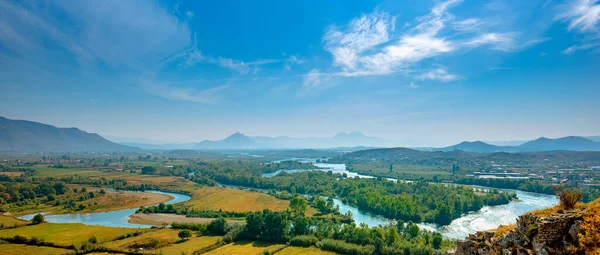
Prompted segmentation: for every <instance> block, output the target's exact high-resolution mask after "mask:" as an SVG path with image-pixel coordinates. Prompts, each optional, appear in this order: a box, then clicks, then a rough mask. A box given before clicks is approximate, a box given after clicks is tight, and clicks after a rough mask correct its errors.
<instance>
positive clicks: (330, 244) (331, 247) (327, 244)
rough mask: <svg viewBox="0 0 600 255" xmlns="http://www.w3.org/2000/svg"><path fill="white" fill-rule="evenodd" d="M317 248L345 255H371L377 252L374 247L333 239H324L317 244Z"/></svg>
mask: <svg viewBox="0 0 600 255" xmlns="http://www.w3.org/2000/svg"><path fill="white" fill-rule="evenodd" d="M317 247H319V248H320V249H322V250H326V251H333V252H339V253H343V254H355V255H369V254H373V253H374V252H375V247H374V246H372V245H367V246H361V245H356V244H350V243H346V242H344V241H339V240H333V239H323V240H321V241H319V242H318V243H317Z"/></svg>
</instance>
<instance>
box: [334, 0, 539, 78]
mask: <svg viewBox="0 0 600 255" xmlns="http://www.w3.org/2000/svg"><path fill="white" fill-rule="evenodd" d="M461 2H462V1H460V0H449V1H443V2H439V3H438V4H436V5H434V6H433V8H432V9H431V10H430V12H429V13H428V14H426V15H424V16H420V17H417V18H416V19H415V23H414V24H411V23H407V25H406V26H405V28H406V29H403V30H402V31H401V32H400V33H396V31H395V26H396V24H395V21H396V17H394V16H392V15H390V14H389V13H386V12H382V11H375V12H373V13H371V14H365V15H362V16H360V17H358V18H355V19H353V20H351V21H350V22H349V23H348V25H347V26H346V27H341V28H340V27H338V26H332V27H330V28H329V30H328V31H327V32H326V33H325V35H324V36H323V40H324V43H325V49H326V50H327V51H329V52H330V53H331V55H332V58H333V66H334V67H339V68H340V69H341V70H340V71H339V72H332V73H331V74H330V75H331V76H346V77H353V76H369V75H387V74H392V73H397V72H401V71H406V70H408V68H410V67H411V66H412V65H415V64H417V63H419V62H421V61H423V60H426V59H432V58H434V57H438V56H443V55H449V54H451V53H454V52H457V51H458V50H460V49H471V48H475V47H480V46H484V45H490V46H491V47H490V48H491V49H493V50H497V51H505V52H508V51H516V50H520V49H523V48H525V47H528V46H531V45H534V44H536V43H539V42H541V41H543V40H529V41H520V40H518V34H519V33H517V32H513V31H505V32H495V31H490V30H491V28H490V26H491V24H488V23H487V22H486V21H484V19H481V18H466V19H457V18H456V17H455V16H454V15H452V14H451V13H449V10H450V8H451V7H453V6H455V5H457V4H459V3H461ZM407 73H408V72H407ZM420 77H422V78H424V79H432V80H439V81H450V80H454V79H456V78H457V77H458V76H457V75H454V74H449V73H448V72H447V71H446V69H442V68H438V69H435V70H434V71H432V72H429V73H427V74H423V75H421V76H420Z"/></svg>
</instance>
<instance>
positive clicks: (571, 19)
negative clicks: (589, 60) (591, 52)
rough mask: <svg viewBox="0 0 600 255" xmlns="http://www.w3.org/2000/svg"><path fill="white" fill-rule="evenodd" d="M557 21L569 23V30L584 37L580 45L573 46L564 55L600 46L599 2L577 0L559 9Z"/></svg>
mask: <svg viewBox="0 0 600 255" xmlns="http://www.w3.org/2000/svg"><path fill="white" fill-rule="evenodd" d="M559 10H560V13H559V14H558V15H557V16H556V18H557V19H560V20H563V21H565V22H567V23H568V24H569V25H568V27H567V29H568V30H569V31H574V32H576V33H578V34H582V35H584V38H583V39H582V42H581V43H580V44H579V45H573V46H571V47H569V48H567V49H565V50H563V53H564V54H567V55H571V54H573V53H574V52H576V51H578V50H587V49H592V48H596V47H599V46H600V4H599V3H598V1H597V0H576V1H573V2H571V3H568V4H565V5H562V6H560V7H559Z"/></svg>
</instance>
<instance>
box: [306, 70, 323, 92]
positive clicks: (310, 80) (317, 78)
mask: <svg viewBox="0 0 600 255" xmlns="http://www.w3.org/2000/svg"><path fill="white" fill-rule="evenodd" d="M320 85H321V72H320V71H319V70H318V69H313V70H311V71H310V72H309V73H308V74H306V75H305V77H304V87H309V88H315V87H319V86H320Z"/></svg>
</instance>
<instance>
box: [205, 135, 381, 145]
mask: <svg viewBox="0 0 600 255" xmlns="http://www.w3.org/2000/svg"><path fill="white" fill-rule="evenodd" d="M386 145H388V142H387V141H385V140H384V139H382V138H379V137H369V136H365V135H363V134H362V133H360V132H353V133H339V134H337V135H335V136H333V137H323V138H320V137H308V138H293V137H288V136H279V137H268V136H245V135H243V134H241V133H235V134H233V135H231V136H229V137H227V138H225V139H223V140H219V141H208V140H207V141H202V142H200V143H198V144H197V145H196V146H195V148H196V149H298V148H321V149H324V148H339V147H348V148H350V147H356V146H369V147H383V146H386Z"/></svg>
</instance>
